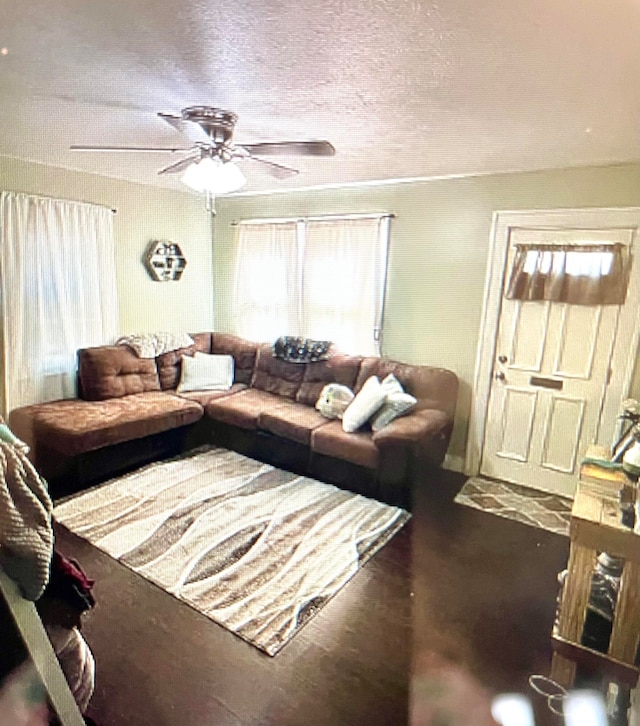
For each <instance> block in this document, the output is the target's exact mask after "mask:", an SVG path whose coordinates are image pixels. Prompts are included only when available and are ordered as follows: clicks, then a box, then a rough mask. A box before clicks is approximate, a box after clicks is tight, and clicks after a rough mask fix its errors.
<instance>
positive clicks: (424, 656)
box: [56, 472, 568, 726]
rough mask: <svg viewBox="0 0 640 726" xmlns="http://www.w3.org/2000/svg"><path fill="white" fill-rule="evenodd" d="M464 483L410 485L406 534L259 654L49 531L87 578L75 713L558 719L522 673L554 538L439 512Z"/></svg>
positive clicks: (204, 720)
mask: <svg viewBox="0 0 640 726" xmlns="http://www.w3.org/2000/svg"><path fill="white" fill-rule="evenodd" d="M463 481H464V479H463V478H462V477H460V476H459V475H454V474H451V473H448V472H442V474H441V476H440V480H439V481H437V482H431V483H430V484H429V487H428V488H427V487H422V488H421V493H420V495H419V496H418V500H417V503H416V509H415V513H414V518H413V519H412V521H411V522H410V523H409V525H408V526H407V527H405V529H404V530H403V531H401V532H400V533H399V534H398V535H397V536H396V537H395V538H394V539H393V540H392V541H391V542H390V543H389V544H388V545H387V546H386V547H385V548H384V549H383V550H382V551H381V552H379V553H378V554H377V555H376V556H375V557H374V558H373V559H372V560H371V561H370V562H369V563H368V564H367V565H366V566H365V568H364V569H363V570H362V571H361V572H360V573H358V574H357V575H356V577H355V578H354V579H353V580H352V581H351V582H350V583H349V584H348V585H347V586H346V587H345V588H344V589H343V590H342V591H341V592H340V593H339V594H338V595H337V596H336V597H335V598H334V599H333V600H332V601H331V602H330V603H329V604H328V605H327V606H326V607H325V608H324V609H323V610H322V611H321V612H320V613H319V614H318V615H317V616H316V617H315V618H313V619H312V620H311V621H310V622H309V623H308V624H307V625H306V626H305V627H304V628H303V629H302V630H301V631H300V632H299V633H298V634H297V635H296V636H295V637H294V639H293V640H292V642H291V643H289V644H288V645H287V646H285V648H284V649H283V650H282V651H281V652H280V653H279V654H278V655H277V656H275V657H274V658H270V657H269V656H266V655H264V654H263V653H261V652H260V651H258V650H256V649H255V648H253V647H252V646H250V645H248V644H247V643H245V642H243V641H242V640H240V639H239V638H237V637H236V636H234V635H232V634H231V633H229V632H227V631H226V630H224V629H223V628H221V627H219V626H217V625H216V624H215V623H212V622H211V621H210V620H208V619H207V618H205V617H203V616H202V615H200V614H199V613H197V612H196V611H194V610H192V609H191V608H190V607H188V606H187V605H185V604H184V603H180V602H178V601H177V600H175V599H174V598H173V597H172V596H170V595H168V594H167V593H165V592H163V591H161V590H160V589H158V588H157V587H156V586H154V585H153V584H151V583H149V582H147V581H145V580H144V579H142V578H141V577H139V576H138V575H136V574H134V573H132V572H131V571H129V570H128V569H126V568H125V567H123V566H122V565H120V564H118V563H117V562H115V561H114V560H112V559H111V558H110V557H108V556H106V555H104V554H102V553H101V552H99V551H98V550H96V549H95V548H94V547H92V546H91V545H89V544H88V543H86V542H84V541H83V540H81V539H79V538H77V537H75V536H74V535H71V534H69V533H68V532H66V531H64V530H63V529H62V528H58V530H57V533H56V535H57V545H58V547H59V548H60V549H61V550H62V551H63V552H64V553H65V554H67V555H69V556H72V557H75V558H77V559H79V560H80V562H81V563H82V565H83V567H84V568H85V570H86V571H87V572H88V573H89V574H90V575H91V576H92V577H95V579H96V581H97V583H96V587H95V593H96V598H97V601H98V605H97V606H96V608H95V610H94V611H93V613H91V615H90V616H89V619H88V620H87V622H86V626H85V631H84V632H85V637H86V638H87V640H88V642H89V643H90V645H91V647H92V649H93V651H94V654H95V656H96V661H97V686H96V691H95V694H94V696H93V700H92V706H91V710H90V714H91V715H92V716H93V717H94V718H95V720H96V721H97V722H98V724H99V725H100V726H123V725H125V724H126V725H127V726H147V725H148V726H151V725H152V724H153V726H174V725H176V724H180V725H181V726H196V725H197V726H209V725H210V726H214V725H215V726H223V725H226V724H229V725H233V726H238V725H240V724H243V725H248V724H256V725H257V724H260V725H268V724H273V725H274V726H275V725H276V724H277V725H278V726H294V725H296V726H297V725H302V724H305V725H307V724H310V725H315V724H317V725H318V726H320V725H324V724H327V725H328V724H331V725H332V726H334V725H347V726H350V725H352V724H353V725H357V726H359V725H360V724H366V725H367V726H375V725H376V724H380V725H381V726H393V725H394V724H406V723H408V722H409V721H411V722H412V723H414V724H436V723H450V724H452V726H453V725H454V724H460V726H462V725H463V724H464V726H468V725H469V724H471V726H475V724H478V726H480V725H481V724H483V723H490V720H488V718H487V716H486V713H487V710H488V704H489V702H490V697H491V695H492V694H495V693H498V692H506V691H509V692H512V691H520V692H524V693H526V694H527V695H528V696H530V697H531V699H532V701H533V702H534V705H535V706H536V711H537V723H538V724H545V723H548V724H553V723H557V721H556V720H554V719H553V718H552V717H551V715H550V714H549V712H548V711H547V710H546V706H545V705H544V704H543V703H536V700H535V697H534V694H532V693H531V692H530V691H529V689H528V685H527V678H528V676H529V675H530V674H531V673H544V674H548V672H549V665H550V657H551V651H550V644H549V633H550V630H551V626H552V621H553V616H554V610H555V597H556V592H557V583H556V575H557V573H558V571H559V570H561V569H562V568H563V567H564V565H565V562H566V557H567V553H568V540H567V539H566V538H563V537H560V536H558V535H554V534H551V533H548V532H544V531H542V530H538V529H533V528H530V527H527V526H525V525H521V524H519V523H516V522H511V521H507V520H503V519H500V518H497V517H494V516H493V515H489V514H485V513H483V512H479V511H476V510H473V509H469V508H467V507H461V506H459V505H456V504H454V503H453V496H454V494H455V492H456V491H457V489H459V487H460V486H461V484H462V482H463ZM410 694H411V699H410ZM410 703H411V706H410ZM438 709H439V710H440V711H441V712H442V711H447V712H449V714H450V716H451V717H450V719H449V720H448V721H444V720H441V721H437V720H436V719H435V717H434V716H433V714H434V712H435V711H437V710H438Z"/></svg>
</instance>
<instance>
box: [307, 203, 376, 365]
mask: <svg viewBox="0 0 640 726" xmlns="http://www.w3.org/2000/svg"><path fill="white" fill-rule="evenodd" d="M305 236H306V239H305V254H304V271H303V285H302V291H303V297H302V311H303V330H304V334H305V335H307V336H308V337H310V338H317V339H321V340H331V341H332V342H334V343H335V344H336V346H337V347H338V348H339V349H340V350H343V351H345V352H350V353H360V354H362V355H379V354H380V331H381V327H382V308H383V303H384V287H385V271H386V262H387V246H388V238H389V218H388V217H382V218H374V219H371V218H362V219H342V220H328V221H317V222H315V221H311V222H309V223H308V224H307V225H306V233H305Z"/></svg>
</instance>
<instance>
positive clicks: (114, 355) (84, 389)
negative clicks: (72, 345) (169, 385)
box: [78, 345, 160, 401]
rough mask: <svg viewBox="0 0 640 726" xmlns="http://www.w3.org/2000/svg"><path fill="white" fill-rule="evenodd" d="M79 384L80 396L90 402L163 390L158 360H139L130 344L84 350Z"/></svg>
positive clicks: (79, 359)
mask: <svg viewBox="0 0 640 726" xmlns="http://www.w3.org/2000/svg"><path fill="white" fill-rule="evenodd" d="M78 384H79V395H80V396H81V397H82V398H84V399H85V400H86V401H104V400H106V399H108V398H121V397H122V396H128V395H129V394H132V393H144V392H145V391H159V390H160V381H159V380H158V371H157V370H156V362H155V359H153V358H139V357H138V356H137V355H136V354H135V353H134V352H133V351H132V350H131V348H129V347H128V346H126V345H103V346H99V347H96V348H81V349H80V350H79V351H78Z"/></svg>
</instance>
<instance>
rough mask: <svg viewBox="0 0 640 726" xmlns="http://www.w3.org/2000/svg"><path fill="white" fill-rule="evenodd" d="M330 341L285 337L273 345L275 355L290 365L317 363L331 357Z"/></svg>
mask: <svg viewBox="0 0 640 726" xmlns="http://www.w3.org/2000/svg"><path fill="white" fill-rule="evenodd" d="M330 347H331V341H330V340H312V339H311V338H295V337H293V336H291V335H283V336H281V337H280V338H278V340H276V342H275V343H274V344H273V355H274V357H276V358H280V360H285V361H287V362H289V363H315V362H316V361H319V360H327V359H328V358H329V357H330V354H329V348H330Z"/></svg>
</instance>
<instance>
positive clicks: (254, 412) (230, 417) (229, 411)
mask: <svg viewBox="0 0 640 726" xmlns="http://www.w3.org/2000/svg"><path fill="white" fill-rule="evenodd" d="M280 403H282V399H281V398H280V396H275V395H274V394H273V393H267V392H266V391H260V390H258V389H255V388H250V389H248V390H246V391H240V393H236V394H234V395H233V396H225V397H223V398H218V399H216V400H213V401H210V402H209V403H207V405H206V406H205V408H204V410H205V413H206V415H207V416H208V417H209V418H211V419H213V420H214V421H219V422H221V423H227V424H231V425H232V426H238V427H239V428H242V429H251V430H253V429H256V428H257V427H258V418H259V417H260V414H261V413H262V412H263V411H268V410H269V409H273V408H275V407H276V406H277V405H278V404H280Z"/></svg>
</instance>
